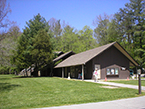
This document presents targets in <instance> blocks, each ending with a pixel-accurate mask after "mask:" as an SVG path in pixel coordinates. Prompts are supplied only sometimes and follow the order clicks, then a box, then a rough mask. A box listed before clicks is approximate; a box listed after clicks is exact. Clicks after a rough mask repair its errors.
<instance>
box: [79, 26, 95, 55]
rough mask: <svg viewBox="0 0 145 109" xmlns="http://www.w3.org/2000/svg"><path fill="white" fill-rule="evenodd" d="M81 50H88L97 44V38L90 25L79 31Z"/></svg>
mask: <svg viewBox="0 0 145 109" xmlns="http://www.w3.org/2000/svg"><path fill="white" fill-rule="evenodd" d="M79 46H80V48H79V49H80V52H82V51H86V50H89V49H92V48H95V47H96V46H97V43H96V40H95V39H94V38H93V30H92V29H91V28H90V27H89V26H84V27H83V29H82V30H80V31H79Z"/></svg>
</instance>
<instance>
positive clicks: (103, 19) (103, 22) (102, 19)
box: [93, 14, 110, 45]
mask: <svg viewBox="0 0 145 109" xmlns="http://www.w3.org/2000/svg"><path fill="white" fill-rule="evenodd" d="M109 22H110V16H108V15H107V14H104V16H101V15H99V16H98V17H97V18H96V19H95V20H94V21H93V24H94V26H96V28H95V29H94V37H95V38H96V40H97V42H98V44H99V45H105V44H107V43H109V41H108V36H107V35H108V33H107V29H108V24H109Z"/></svg>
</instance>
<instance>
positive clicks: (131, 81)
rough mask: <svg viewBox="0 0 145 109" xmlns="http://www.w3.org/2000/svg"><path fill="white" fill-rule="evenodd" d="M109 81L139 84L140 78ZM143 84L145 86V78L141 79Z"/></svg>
mask: <svg viewBox="0 0 145 109" xmlns="http://www.w3.org/2000/svg"><path fill="white" fill-rule="evenodd" d="M109 82H116V83H123V84H130V85H138V80H117V81H109ZM141 86H145V80H141Z"/></svg>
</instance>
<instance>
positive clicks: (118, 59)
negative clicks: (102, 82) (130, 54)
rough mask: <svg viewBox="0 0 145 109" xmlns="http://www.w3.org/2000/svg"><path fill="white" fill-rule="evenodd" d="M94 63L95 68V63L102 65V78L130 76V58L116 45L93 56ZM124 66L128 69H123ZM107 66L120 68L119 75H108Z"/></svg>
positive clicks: (124, 77)
mask: <svg viewBox="0 0 145 109" xmlns="http://www.w3.org/2000/svg"><path fill="white" fill-rule="evenodd" d="M92 64H93V70H94V69H95V68H94V66H95V64H99V65H100V66H101V79H105V77H107V78H108V79H118V78H119V79H126V78H127V77H129V60H128V58H126V57H125V56H124V55H123V54H122V53H121V52H120V51H119V50H118V49H116V48H115V47H114V46H112V47H110V48H108V49H107V50H105V51H104V52H103V53H101V54H100V55H98V56H96V57H95V58H93V59H92ZM122 67H124V68H126V69H127V70H121V68H122ZM107 68H118V69H119V75H113V76H111V75H109V76H108V75H106V74H107ZM90 71H91V70H90ZM92 72H93V71H92Z"/></svg>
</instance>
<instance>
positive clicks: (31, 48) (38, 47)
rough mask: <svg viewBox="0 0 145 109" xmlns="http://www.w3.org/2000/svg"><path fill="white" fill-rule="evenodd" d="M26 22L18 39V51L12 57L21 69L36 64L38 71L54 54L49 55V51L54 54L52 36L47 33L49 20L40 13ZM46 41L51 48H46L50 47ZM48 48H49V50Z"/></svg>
mask: <svg viewBox="0 0 145 109" xmlns="http://www.w3.org/2000/svg"><path fill="white" fill-rule="evenodd" d="M26 24H27V27H25V29H24V30H23V34H22V35H21V37H19V39H18V47H17V51H16V52H15V53H14V56H13V57H12V62H13V63H14V64H15V65H16V66H17V67H18V68H19V70H21V69H24V68H28V67H29V66H31V65H33V64H34V65H35V73H36V72H37V71H38V70H39V69H41V68H42V66H44V64H46V61H47V60H49V59H50V60H51V57H52V56H49V57H47V56H48V52H49V54H50V55H52V53H51V50H52V48H51V46H50V38H51V37H52V36H51V35H46V34H47V32H48V30H49V26H48V22H46V20H45V18H43V17H41V15H40V14H38V15H36V16H34V18H33V19H31V20H29V22H26ZM39 35H40V36H39ZM43 35H44V36H43ZM48 36H49V37H50V38H49V37H48ZM40 37H42V38H44V39H42V38H40ZM46 38H48V39H46ZM38 39H39V40H38ZM44 40H45V41H44ZM42 41H44V42H42ZM41 43H42V44H41ZM46 43H48V46H49V47H50V48H45V47H48V46H46ZM43 44H44V45H43ZM46 49H48V51H47V50H46ZM35 53H40V54H35ZM48 58H49V59H48ZM47 63H48V62H47ZM34 75H35V74H34Z"/></svg>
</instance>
